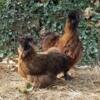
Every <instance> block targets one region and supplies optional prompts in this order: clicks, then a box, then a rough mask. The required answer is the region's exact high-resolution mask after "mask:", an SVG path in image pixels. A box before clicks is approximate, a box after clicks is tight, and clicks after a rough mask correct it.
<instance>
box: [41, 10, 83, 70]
mask: <svg viewBox="0 0 100 100" xmlns="http://www.w3.org/2000/svg"><path fill="white" fill-rule="evenodd" d="M79 21H80V12H79V11H77V10H73V11H71V12H69V14H68V18H67V21H66V24H65V27H64V34H63V35H62V36H58V35H57V36H56V35H54V34H53V33H51V34H49V35H47V36H46V37H45V38H44V39H43V40H42V50H43V51H47V52H48V51H50V52H51V51H53V50H54V51H56V50H55V49H52V50H51V48H52V47H53V48H54V47H55V48H58V49H59V50H57V52H58V51H60V52H61V53H62V54H65V55H67V56H69V58H70V60H69V61H70V66H69V67H70V68H74V65H75V64H76V63H77V62H78V61H79V60H80V58H81V56H82V52H83V46H82V42H81V40H80V39H79V35H78V31H77V28H78V24H79ZM50 37H52V38H50ZM49 49H50V50H49Z"/></svg>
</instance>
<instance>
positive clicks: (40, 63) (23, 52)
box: [18, 36, 69, 88]
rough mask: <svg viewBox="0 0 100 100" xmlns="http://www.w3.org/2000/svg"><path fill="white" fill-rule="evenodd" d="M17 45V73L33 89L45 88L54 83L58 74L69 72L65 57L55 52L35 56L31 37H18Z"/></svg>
mask: <svg viewBox="0 0 100 100" xmlns="http://www.w3.org/2000/svg"><path fill="white" fill-rule="evenodd" d="M19 44H20V45H19V48H18V56H19V57H18V73H19V74H20V75H21V76H22V77H23V78H24V79H26V80H27V81H29V82H30V83H32V85H33V86H34V87H40V88H44V87H47V86H48V85H50V84H52V83H53V82H54V80H55V79H56V76H57V74H58V73H60V72H64V73H65V72H67V71H68V70H69V67H68V65H69V62H68V60H67V59H68V58H67V57H66V56H65V55H63V54H61V53H55V52H50V53H48V54H37V52H36V51H35V49H34V42H33V39H32V37H31V36H26V37H25V36H22V37H20V39H19ZM65 78H66V74H65Z"/></svg>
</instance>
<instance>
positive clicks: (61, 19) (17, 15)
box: [0, 0, 100, 64]
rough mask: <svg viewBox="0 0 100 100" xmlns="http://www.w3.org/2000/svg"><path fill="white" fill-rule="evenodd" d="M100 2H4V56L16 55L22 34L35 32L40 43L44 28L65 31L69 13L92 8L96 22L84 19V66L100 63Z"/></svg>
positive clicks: (0, 43) (0, 22)
mask: <svg viewBox="0 0 100 100" xmlns="http://www.w3.org/2000/svg"><path fill="white" fill-rule="evenodd" d="M96 1H98V0H0V57H4V56H7V55H8V56H11V55H13V54H16V48H17V40H18V35H19V34H28V33H31V34H32V35H33V36H34V37H35V39H36V41H37V42H38V40H39V33H40V31H41V30H42V28H43V27H45V28H46V30H48V31H52V32H58V33H59V34H61V33H62V32H63V27H64V23H65V20H66V16H67V14H68V12H69V11H70V10H72V9H81V10H82V11H85V9H86V8H87V7H92V8H93V9H91V12H92V19H91V20H86V19H84V18H83V19H82V20H81V22H80V25H79V29H80V38H81V39H82V41H83V44H84V55H83V60H82V63H83V64H90V63H93V62H95V61H96V58H97V56H98V49H97V43H98V33H99V31H98V29H99V27H98V26H97V23H98V20H99V19H100V5H99V3H98V2H96Z"/></svg>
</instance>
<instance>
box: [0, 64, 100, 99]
mask: <svg viewBox="0 0 100 100" xmlns="http://www.w3.org/2000/svg"><path fill="white" fill-rule="evenodd" d="M8 65H9V64H0V100H100V67H97V66H96V67H94V68H85V69H83V68H82V69H80V68H77V69H76V72H77V73H76V78H74V79H73V80H69V81H65V80H63V79H59V81H57V82H55V84H53V85H52V86H50V87H48V88H46V89H30V90H29V92H27V93H23V92H22V91H19V90H20V89H21V90H22V89H23V88H24V87H25V82H24V80H23V79H22V78H21V77H20V75H19V74H18V73H17V72H16V71H14V70H13V68H12V67H10V66H8Z"/></svg>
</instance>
